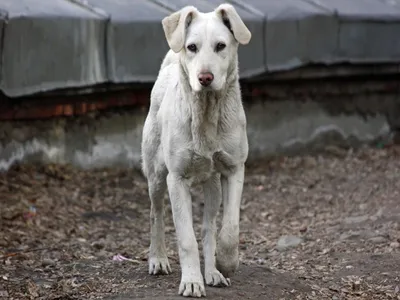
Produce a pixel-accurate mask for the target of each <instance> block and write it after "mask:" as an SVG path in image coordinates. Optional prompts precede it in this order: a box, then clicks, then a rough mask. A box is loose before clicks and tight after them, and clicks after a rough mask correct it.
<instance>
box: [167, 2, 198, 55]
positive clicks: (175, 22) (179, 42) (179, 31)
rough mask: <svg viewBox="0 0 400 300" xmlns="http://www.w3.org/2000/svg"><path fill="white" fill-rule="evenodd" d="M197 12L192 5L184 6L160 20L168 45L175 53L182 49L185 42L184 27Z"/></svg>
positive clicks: (187, 25) (186, 26)
mask: <svg viewBox="0 0 400 300" xmlns="http://www.w3.org/2000/svg"><path fill="white" fill-rule="evenodd" d="M197 13H198V10H197V9H196V8H195V7H194V6H186V7H184V8H182V9H181V10H179V11H177V12H174V13H173V14H171V15H169V16H168V17H165V18H164V19H163V20H162V26H163V29H164V33H165V37H166V39H167V42H168V45H169V47H170V48H171V49H172V51H174V52H175V53H178V52H179V51H181V50H182V48H183V45H184V44H185V37H186V29H187V28H188V27H189V25H190V23H191V22H192V19H193V18H194V17H195V15H196V14H197Z"/></svg>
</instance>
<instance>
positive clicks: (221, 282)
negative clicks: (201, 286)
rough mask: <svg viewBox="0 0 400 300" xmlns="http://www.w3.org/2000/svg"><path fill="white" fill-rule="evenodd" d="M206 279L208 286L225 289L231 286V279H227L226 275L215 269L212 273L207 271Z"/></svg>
mask: <svg viewBox="0 0 400 300" xmlns="http://www.w3.org/2000/svg"><path fill="white" fill-rule="evenodd" d="M205 278H206V284H207V285H210V286H217V287H224V286H230V285H231V281H230V279H229V278H225V277H224V275H222V274H221V272H219V271H218V270H217V269H215V268H214V270H212V271H206V272H205Z"/></svg>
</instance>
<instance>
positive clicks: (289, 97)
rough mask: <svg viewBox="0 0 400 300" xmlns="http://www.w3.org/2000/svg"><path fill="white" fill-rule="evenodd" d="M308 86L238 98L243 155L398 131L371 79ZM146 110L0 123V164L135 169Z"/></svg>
mask: <svg viewBox="0 0 400 300" xmlns="http://www.w3.org/2000/svg"><path fill="white" fill-rule="evenodd" d="M310 84H311V85H312V86H313V88H314V91H312V89H311V88H308V89H307V91H308V92H309V94H310V95H309V96H307V98H306V100H304V99H302V98H301V97H299V96H297V95H296V94H295V93H296V91H295V88H294V87H293V88H292V90H287V89H286V88H280V89H277V90H275V91H274V92H273V93H274V95H272V94H271V95H272V96H271V95H270V96H268V97H267V98H265V97H253V99H252V100H251V101H249V100H248V99H247V101H245V109H246V114H247V120H248V137H249V145H250V154H249V161H252V160H255V159H257V158H260V157H261V158H265V157H268V156H272V155H279V154H282V153H294V152H296V153H301V152H310V151H313V150H321V149H323V148H325V147H327V146H329V145H339V146H356V147H357V146H360V145H361V144H365V143H372V142H376V143H377V142H383V143H390V142H391V141H392V139H393V135H394V133H395V132H396V131H398V130H399V129H400V123H399V121H398V120H399V115H400V93H399V91H398V90H397V89H396V90H394V91H392V92H391V93H386V94H385V93H382V92H373V87H374V84H372V83H368V84H365V91H362V89H361V87H349V88H347V90H345V89H344V88H342V89H343V90H342V91H341V92H338V91H339V90H340V89H339V88H338V86H335V84H332V86H331V91H329V93H331V95H330V96H328V94H327V91H326V89H327V86H323V87H320V90H322V92H321V91H320V93H319V94H318V85H317V86H316V84H314V83H310ZM340 85H341V86H343V85H344V84H343V83H340ZM382 86H385V85H384V84H382ZM270 91H271V93H272V91H273V89H272V88H271V89H270ZM351 91H353V92H352V93H351ZM335 93H336V94H335ZM346 93H347V94H346ZM348 93H350V94H348ZM274 97H275V98H274ZM278 97H279V98H281V99H278ZM328 97H329V100H326V99H327V98H328ZM146 113H147V112H146V111H145V110H131V111H128V110H126V109H125V110H124V111H123V112H113V113H111V112H109V113H107V115H104V114H101V115H87V116H84V117H79V118H69V119H54V120H48V121H33V122H22V121H14V122H12V123H11V122H2V123H0V141H1V145H0V170H6V169H8V168H9V167H10V166H11V165H12V164H13V163H16V162H19V161H44V162H57V163H70V164H73V165H76V166H79V167H82V168H94V167H105V166H121V167H134V168H138V167H140V143H141V134H142V128H143V123H144V120H145V117H146Z"/></svg>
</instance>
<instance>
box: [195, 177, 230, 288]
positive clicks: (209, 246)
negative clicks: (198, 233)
mask: <svg viewBox="0 0 400 300" xmlns="http://www.w3.org/2000/svg"><path fill="white" fill-rule="evenodd" d="M203 191H204V216H203V228H202V236H203V253H204V277H205V280H206V284H208V285H211V286H228V285H230V281H229V279H228V280H227V279H225V277H224V276H223V275H222V274H221V273H220V272H219V271H218V270H217V268H216V265H215V251H216V246H217V241H216V235H217V215H218V210H219V208H220V206H221V201H222V196H221V180H220V174H214V175H212V176H211V177H210V179H208V180H207V181H206V182H205V183H204V184H203Z"/></svg>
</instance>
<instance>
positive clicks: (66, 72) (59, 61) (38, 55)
mask: <svg viewBox="0 0 400 300" xmlns="http://www.w3.org/2000/svg"><path fill="white" fill-rule="evenodd" d="M0 10H2V11H6V12H7V13H8V20H7V23H6V26H5V28H4V37H3V43H4V44H3V48H2V49H3V51H2V61H3V65H2V69H1V73H2V81H1V85H0V88H1V90H2V91H3V92H4V93H5V94H6V95H8V96H10V97H17V96H22V95H27V94H33V93H36V92H42V91H48V90H54V89H57V88H68V87H69V88H71V87H82V86H89V85H94V84H98V83H103V82H106V81H107V74H106V69H105V64H104V62H105V58H106V53H105V49H104V43H105V41H106V36H105V26H106V17H104V16H101V15H99V14H96V13H94V12H92V11H90V10H87V9H85V8H84V7H83V6H80V5H76V4H74V3H72V2H70V1H65V0H44V1H41V2H40V5H38V3H37V1H36V0H20V1H13V0H3V1H1V2H0Z"/></svg>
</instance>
